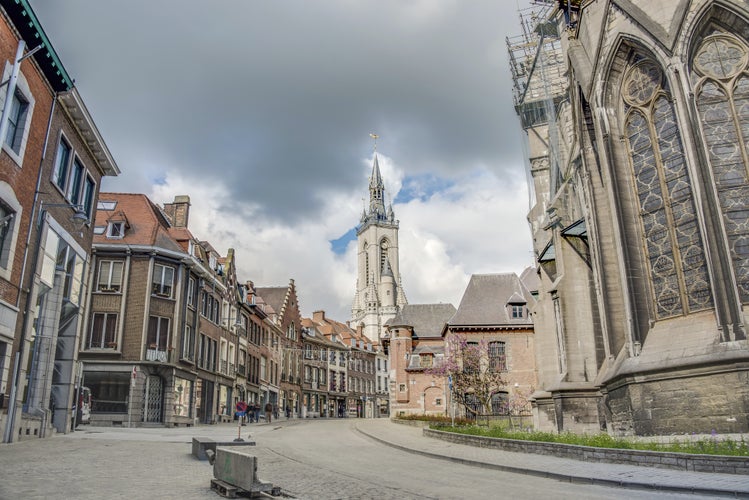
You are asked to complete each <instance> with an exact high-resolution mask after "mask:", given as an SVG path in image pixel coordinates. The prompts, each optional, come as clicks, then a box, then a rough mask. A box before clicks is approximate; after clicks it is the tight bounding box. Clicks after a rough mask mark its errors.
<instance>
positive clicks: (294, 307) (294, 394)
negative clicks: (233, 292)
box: [255, 279, 303, 416]
mask: <svg viewBox="0 0 749 500" xmlns="http://www.w3.org/2000/svg"><path fill="white" fill-rule="evenodd" d="M255 291H256V293H257V294H258V295H259V296H261V297H262V298H263V300H264V302H265V304H267V305H268V306H270V310H267V311H266V312H267V313H268V319H269V320H270V323H271V324H272V325H273V326H274V328H276V329H277V331H278V340H277V342H278V343H277V345H275V346H273V347H274V348H277V349H278V350H277V351H276V352H278V353H279V354H280V356H281V364H280V370H281V381H280V383H279V393H278V408H279V410H280V411H284V410H285V409H286V407H287V406H288V407H289V409H290V410H291V413H292V414H293V415H296V416H298V415H300V414H301V410H302V407H301V404H302V345H303V344H302V334H301V330H302V315H301V313H300V312H299V301H298V299H297V295H296V286H295V285H294V280H293V279H292V280H289V284H288V286H283V287H256V288H255Z"/></svg>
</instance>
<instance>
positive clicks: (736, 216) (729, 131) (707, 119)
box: [690, 33, 749, 304]
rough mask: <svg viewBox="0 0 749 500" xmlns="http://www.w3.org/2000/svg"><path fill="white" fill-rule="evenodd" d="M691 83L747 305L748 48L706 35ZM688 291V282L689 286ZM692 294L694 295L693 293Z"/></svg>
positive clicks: (724, 37)
mask: <svg viewBox="0 0 749 500" xmlns="http://www.w3.org/2000/svg"><path fill="white" fill-rule="evenodd" d="M693 68H694V73H693V74H692V83H693V85H694V87H695V90H694V95H695V101H696V104H697V111H698V113H699V117H700V122H701V125H702V138H703V140H704V143H705V146H706V152H707V156H708V160H709V163H710V169H711V174H712V179H713V184H714V189H715V190H716V191H717V196H716V197H715V199H716V200H717V201H718V204H719V206H720V210H721V212H722V214H723V221H724V224H723V226H722V227H723V228H724V231H725V236H726V240H727V242H728V250H729V252H730V254H731V261H732V263H733V273H734V275H735V277H736V284H737V285H738V293H739V297H740V299H741V301H742V302H743V303H744V304H746V303H749V244H748V243H747V241H748V239H747V229H746V219H747V213H749V197H747V195H746V193H747V191H748V190H749V174H747V169H749V163H747V162H748V161H749V156H747V152H749V115H748V114H747V111H746V110H747V106H748V105H749V73H747V71H749V48H747V45H746V42H745V41H743V40H740V39H738V38H737V37H734V36H732V35H729V34H726V33H716V34H713V35H710V36H707V37H705V39H704V40H703V41H702V43H701V44H700V46H699V48H698V49H697V51H696V52H695V56H694V60H693ZM690 292H691V285H690ZM692 294H694V293H693V292H692Z"/></svg>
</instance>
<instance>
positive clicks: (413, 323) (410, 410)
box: [382, 304, 455, 417]
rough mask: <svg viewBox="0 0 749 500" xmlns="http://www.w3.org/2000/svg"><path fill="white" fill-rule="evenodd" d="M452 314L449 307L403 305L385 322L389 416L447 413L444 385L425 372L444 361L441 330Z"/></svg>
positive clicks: (448, 305)
mask: <svg viewBox="0 0 749 500" xmlns="http://www.w3.org/2000/svg"><path fill="white" fill-rule="evenodd" d="M454 314H455V307H454V306H453V305H452V304H407V305H404V306H403V307H402V308H401V310H400V311H399V312H398V314H397V315H396V316H395V317H394V318H392V319H390V320H388V322H387V323H385V327H386V331H385V336H384V337H383V339H382V342H383V347H384V349H385V352H386V353H387V354H388V359H389V364H390V378H389V380H390V387H389V389H390V416H391V417H397V416H400V415H405V414H445V413H446V412H447V409H448V406H447V404H448V399H447V398H448V388H447V382H446V380H444V378H443V377H439V376H436V375H432V374H430V373H427V369H428V368H432V367H434V366H436V365H437V364H439V363H440V362H441V360H442V359H444V354H445V345H444V340H443V331H444V329H445V325H446V324H447V321H448V320H449V319H450V318H451V317H453V315H454Z"/></svg>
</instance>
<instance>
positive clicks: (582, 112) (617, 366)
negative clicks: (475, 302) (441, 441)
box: [510, 0, 749, 435]
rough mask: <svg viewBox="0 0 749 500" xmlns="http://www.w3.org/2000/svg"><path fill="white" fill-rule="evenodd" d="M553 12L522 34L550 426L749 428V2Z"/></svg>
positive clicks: (539, 414) (520, 94) (518, 53)
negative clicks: (748, 332) (523, 35)
mask: <svg viewBox="0 0 749 500" xmlns="http://www.w3.org/2000/svg"><path fill="white" fill-rule="evenodd" d="M545 5H554V6H556V5H557V3H556V2H548V3H546V4H545ZM551 9H554V10H552V11H550V12H549V16H550V17H548V16H536V17H535V19H536V20H540V21H539V22H538V23H537V25H536V26H535V29H532V30H528V31H527V32H526V34H525V37H526V39H525V40H519V41H518V42H519V43H511V44H510V56H511V63H512V71H513V77H514V81H515V105H516V110H517V111H518V114H519V115H520V118H521V123H522V126H523V129H524V130H525V132H526V133H527V136H528V143H529V144H528V145H529V148H528V150H529V152H530V155H529V166H530V174H531V176H532V179H533V184H532V189H533V196H534V199H533V203H534V205H533V207H532V208H531V210H530V213H529V215H528V220H529V222H530V224H531V230H532V234H533V240H534V249H535V253H536V259H537V262H538V267H539V273H540V278H541V285H540V287H539V295H538V301H537V303H536V305H535V306H534V309H533V311H532V313H533V318H534V324H535V331H536V353H537V354H536V356H537V366H538V367H539V373H538V378H539V385H540V387H539V388H538V390H537V391H536V393H535V394H534V404H535V407H536V418H537V425H538V427H540V428H541V429H550V430H556V431H560V432H561V431H568V430H571V431H594V432H595V431H600V430H606V431H608V432H610V433H613V434H635V435H647V434H662V435H665V434H677V433H692V432H694V433H710V432H711V431H713V430H714V431H717V432H726V433H732V432H747V431H748V430H749V341H748V340H747V329H748V328H749V4H747V2H746V0H669V1H657V2H653V1H649V0H607V1H591V0H582V1H576V2H569V3H567V8H566V11H564V12H560V11H558V10H556V7H551ZM527 42H531V43H530V44H528V43H527ZM529 47H535V49H534V50H533V51H529V50H528V48H529Z"/></svg>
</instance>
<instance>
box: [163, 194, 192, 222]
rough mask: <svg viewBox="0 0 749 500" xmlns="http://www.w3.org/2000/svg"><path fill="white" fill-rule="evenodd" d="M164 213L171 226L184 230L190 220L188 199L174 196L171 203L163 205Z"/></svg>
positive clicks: (185, 196)
mask: <svg viewBox="0 0 749 500" xmlns="http://www.w3.org/2000/svg"><path fill="white" fill-rule="evenodd" d="M164 213H166V215H167V216H168V217H169V219H170V222H171V223H172V226H174V227H184V228H186V227H187V223H188V221H189V219H190V197H189V196H187V195H178V196H175V197H174V201H173V202H172V203H164Z"/></svg>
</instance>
